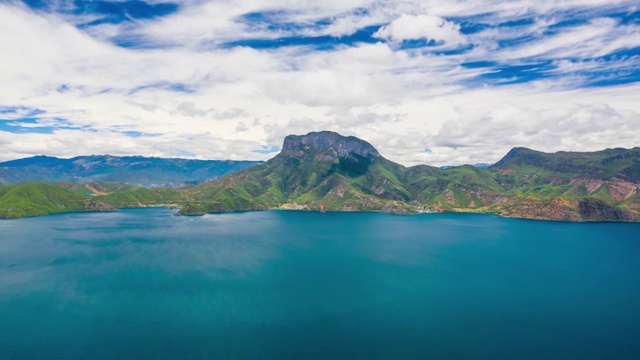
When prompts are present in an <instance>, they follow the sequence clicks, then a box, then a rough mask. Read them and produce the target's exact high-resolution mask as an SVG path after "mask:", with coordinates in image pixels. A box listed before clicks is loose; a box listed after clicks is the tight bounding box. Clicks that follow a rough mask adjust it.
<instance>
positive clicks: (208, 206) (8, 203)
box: [0, 131, 640, 221]
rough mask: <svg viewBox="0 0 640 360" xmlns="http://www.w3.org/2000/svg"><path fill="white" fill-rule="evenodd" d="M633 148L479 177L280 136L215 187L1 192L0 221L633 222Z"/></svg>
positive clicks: (531, 157) (637, 181)
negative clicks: (233, 214) (258, 158)
mask: <svg viewBox="0 0 640 360" xmlns="http://www.w3.org/2000/svg"><path fill="white" fill-rule="evenodd" d="M639 189H640V148H633V149H608V150H604V151H599V152H590V153H576V152H559V153H555V154H547V153H542V152H538V151H533V150H529V149H524V148H515V149H513V150H512V151H510V152H509V153H508V154H507V155H506V156H505V157H504V158H503V159H502V160H501V161H499V162H498V163H496V164H495V165H493V166H491V167H489V168H488V169H484V168H478V167H473V166H469V165H464V166H457V167H451V168H447V169H440V168H435V167H431V166H425V165H420V166H414V167H409V168H407V167H404V166H402V165H400V164H396V163H394V162H392V161H389V160H387V159H385V158H384V157H383V156H381V155H380V154H379V153H378V151H377V150H376V149H375V148H373V146H371V144H369V143H367V142H366V141H363V140H361V139H357V138H354V137H344V136H341V135H339V134H336V133H332V132H326V131H325V132H317V133H310V134H307V135H305V136H288V137H287V138H286V139H285V141H284V144H283V147H282V152H281V153H280V154H278V155H277V156H276V157H274V158H273V159H271V160H269V161H267V162H266V163H264V164H261V165H256V166H253V167H250V168H246V169H244V170H240V171H238V172H234V173H232V174H228V175H226V176H224V177H222V178H220V179H218V180H216V181H210V182H206V183H203V184H200V185H196V186H191V187H185V188H180V189H148V188H140V187H133V186H129V185H125V184H122V183H101V182H88V183H84V184H77V183H69V182H63V183H56V184H45V183H26V184H19V185H12V186H6V187H2V188H0V217H21V216H35V215H45V214H50V213H56V212H63V211H91V210H114V209H119V208H126V207H145V206H172V207H178V208H180V210H179V214H182V215H200V214H205V213H213V212H230V211H248V210H268V209H300V210H314V211H381V212H391V213H402V214H406V213H419V212H440V211H460V212H480V213H495V214H499V215H501V216H509V217H522V218H534V219H553V220H567V221H639V220H640V193H639Z"/></svg>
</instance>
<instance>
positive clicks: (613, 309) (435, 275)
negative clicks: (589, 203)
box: [0, 209, 640, 359]
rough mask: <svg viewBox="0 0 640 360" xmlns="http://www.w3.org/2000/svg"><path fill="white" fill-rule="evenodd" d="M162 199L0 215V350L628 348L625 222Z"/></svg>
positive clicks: (244, 353) (591, 352)
mask: <svg viewBox="0 0 640 360" xmlns="http://www.w3.org/2000/svg"><path fill="white" fill-rule="evenodd" d="M171 215H172V211H171V210H167V209H144V210H127V211H121V212H116V213H85V214H65V215H56V216H50V217H41V218H30V219H20V220H9V221H0V359H143V358H146V359H166V358H175V359H243V358H247V359H255V358H260V359H262V358H268V359H285V358H289V359H313V358H318V359H336V358H346V359H356V358H360V359H378V358H379V359H413V358H419V359H424V358H444V359H472V358H473V359H477V358H492V359H516V358H517V359H542V358H563V359H638V358H640V340H639V338H638V336H639V335H640V225H639V224H574V223H555V222H542V221H527V220H513V219H500V218H497V217H494V216H488V215H468V214H467V215H464V214H425V215H415V216H394V215H386V214H362V213H354V214H334V213H305V212H255V213H238V214H224V215H207V216H204V217H175V216H171Z"/></svg>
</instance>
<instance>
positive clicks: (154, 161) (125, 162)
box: [0, 155, 263, 187]
mask: <svg viewBox="0 0 640 360" xmlns="http://www.w3.org/2000/svg"><path fill="white" fill-rule="evenodd" d="M261 163H263V162H262V161H246V160H243V161H237V160H192V159H181V158H159V157H144V156H114V155H86V156H76V157H73V158H70V159H64V158H57V157H51V156H46V155H38V156H33V157H29V158H23V159H17V160H10V161H6V162H2V163H0V183H3V182H4V183H6V184H14V183H18V182H21V181H45V182H59V181H73V182H90V181H103V182H110V181H117V182H124V183H128V184H130V185H137V186H145V187H181V186H186V185H195V184H197V183H202V182H205V181H208V180H212V179H215V178H218V177H220V176H223V175H226V174H228V173H230V172H233V171H237V170H241V169H244V168H246V167H249V166H253V165H258V164H261Z"/></svg>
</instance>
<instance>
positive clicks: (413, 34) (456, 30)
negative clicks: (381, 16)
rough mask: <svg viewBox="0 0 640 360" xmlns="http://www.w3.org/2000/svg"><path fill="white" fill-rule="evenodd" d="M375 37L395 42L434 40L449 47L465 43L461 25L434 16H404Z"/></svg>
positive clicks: (382, 28) (384, 27)
mask: <svg viewBox="0 0 640 360" xmlns="http://www.w3.org/2000/svg"><path fill="white" fill-rule="evenodd" d="M373 35H374V36H375V37H378V38H381V39H386V40H390V41H395V42H401V41H403V40H419V39H424V40H433V41H435V42H436V43H443V44H447V45H458V44H462V43H464V42H465V37H464V36H463V35H462V34H461V33H460V26H459V25H456V24H455V23H453V22H451V21H447V20H445V19H443V18H441V17H439V16H434V15H408V14H403V15H402V16H400V17H399V18H398V19H397V20H394V21H393V22H391V24H389V25H387V26H383V27H381V28H380V30H378V31H377V32H376V33H375V34H373Z"/></svg>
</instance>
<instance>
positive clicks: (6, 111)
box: [0, 0, 640, 166]
mask: <svg viewBox="0 0 640 360" xmlns="http://www.w3.org/2000/svg"><path fill="white" fill-rule="evenodd" d="M0 84H1V86H0V149H1V151H0V161H3V160H10V159H16V158H23V157H28V156H33V155H38V154H43V155H50V156H58V157H73V156H78V155H89V154H112V155H143V156H159V157H182V158H197V159H234V160H240V159H244V160H266V159H269V158H271V157H273V156H275V155H276V154H277V153H278V151H279V150H280V148H281V146H282V142H283V140H284V137H285V136H286V135H289V134H306V133H308V132H311V131H319V130H332V131H337V132H339V133H341V134H343V135H353V136H357V137H360V138H362V139H364V140H367V141H369V142H370V143H371V144H372V145H373V146H375V147H376V148H377V149H378V150H379V151H380V153H381V154H382V155H383V156H385V157H386V158H388V159H390V160H393V161H397V162H399V163H401V164H404V165H407V166H412V165H417V164H428V165H435V166H442V165H458V164H464V163H468V164H475V163H493V162H496V161H498V160H499V159H500V158H501V157H502V156H504V155H505V154H506V153H507V152H508V151H509V150H510V149H511V148H513V147H518V146H522V147H528V148H532V149H536V150H540V151H546V152H555V151H593V150H601V149H605V148H613V147H626V148H630V147H634V146H640V3H638V1H637V0H632V1H628V0H555V1H551V0H500V1H494V0H468V1H465V0H420V1H418V0H415V1H412V0H409V1H377V0H371V1H370V0H324V1H310V0H295V1H294V0H279V1H276V0H261V1H256V0H242V1H230V0H210V1H206V0H177V1H171V0H167V1H165V0H159V1H156V0H152V1H144V0H122V1H107V0H104V1H88V0H51V1H46V0H27V1H13V0H0Z"/></svg>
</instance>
